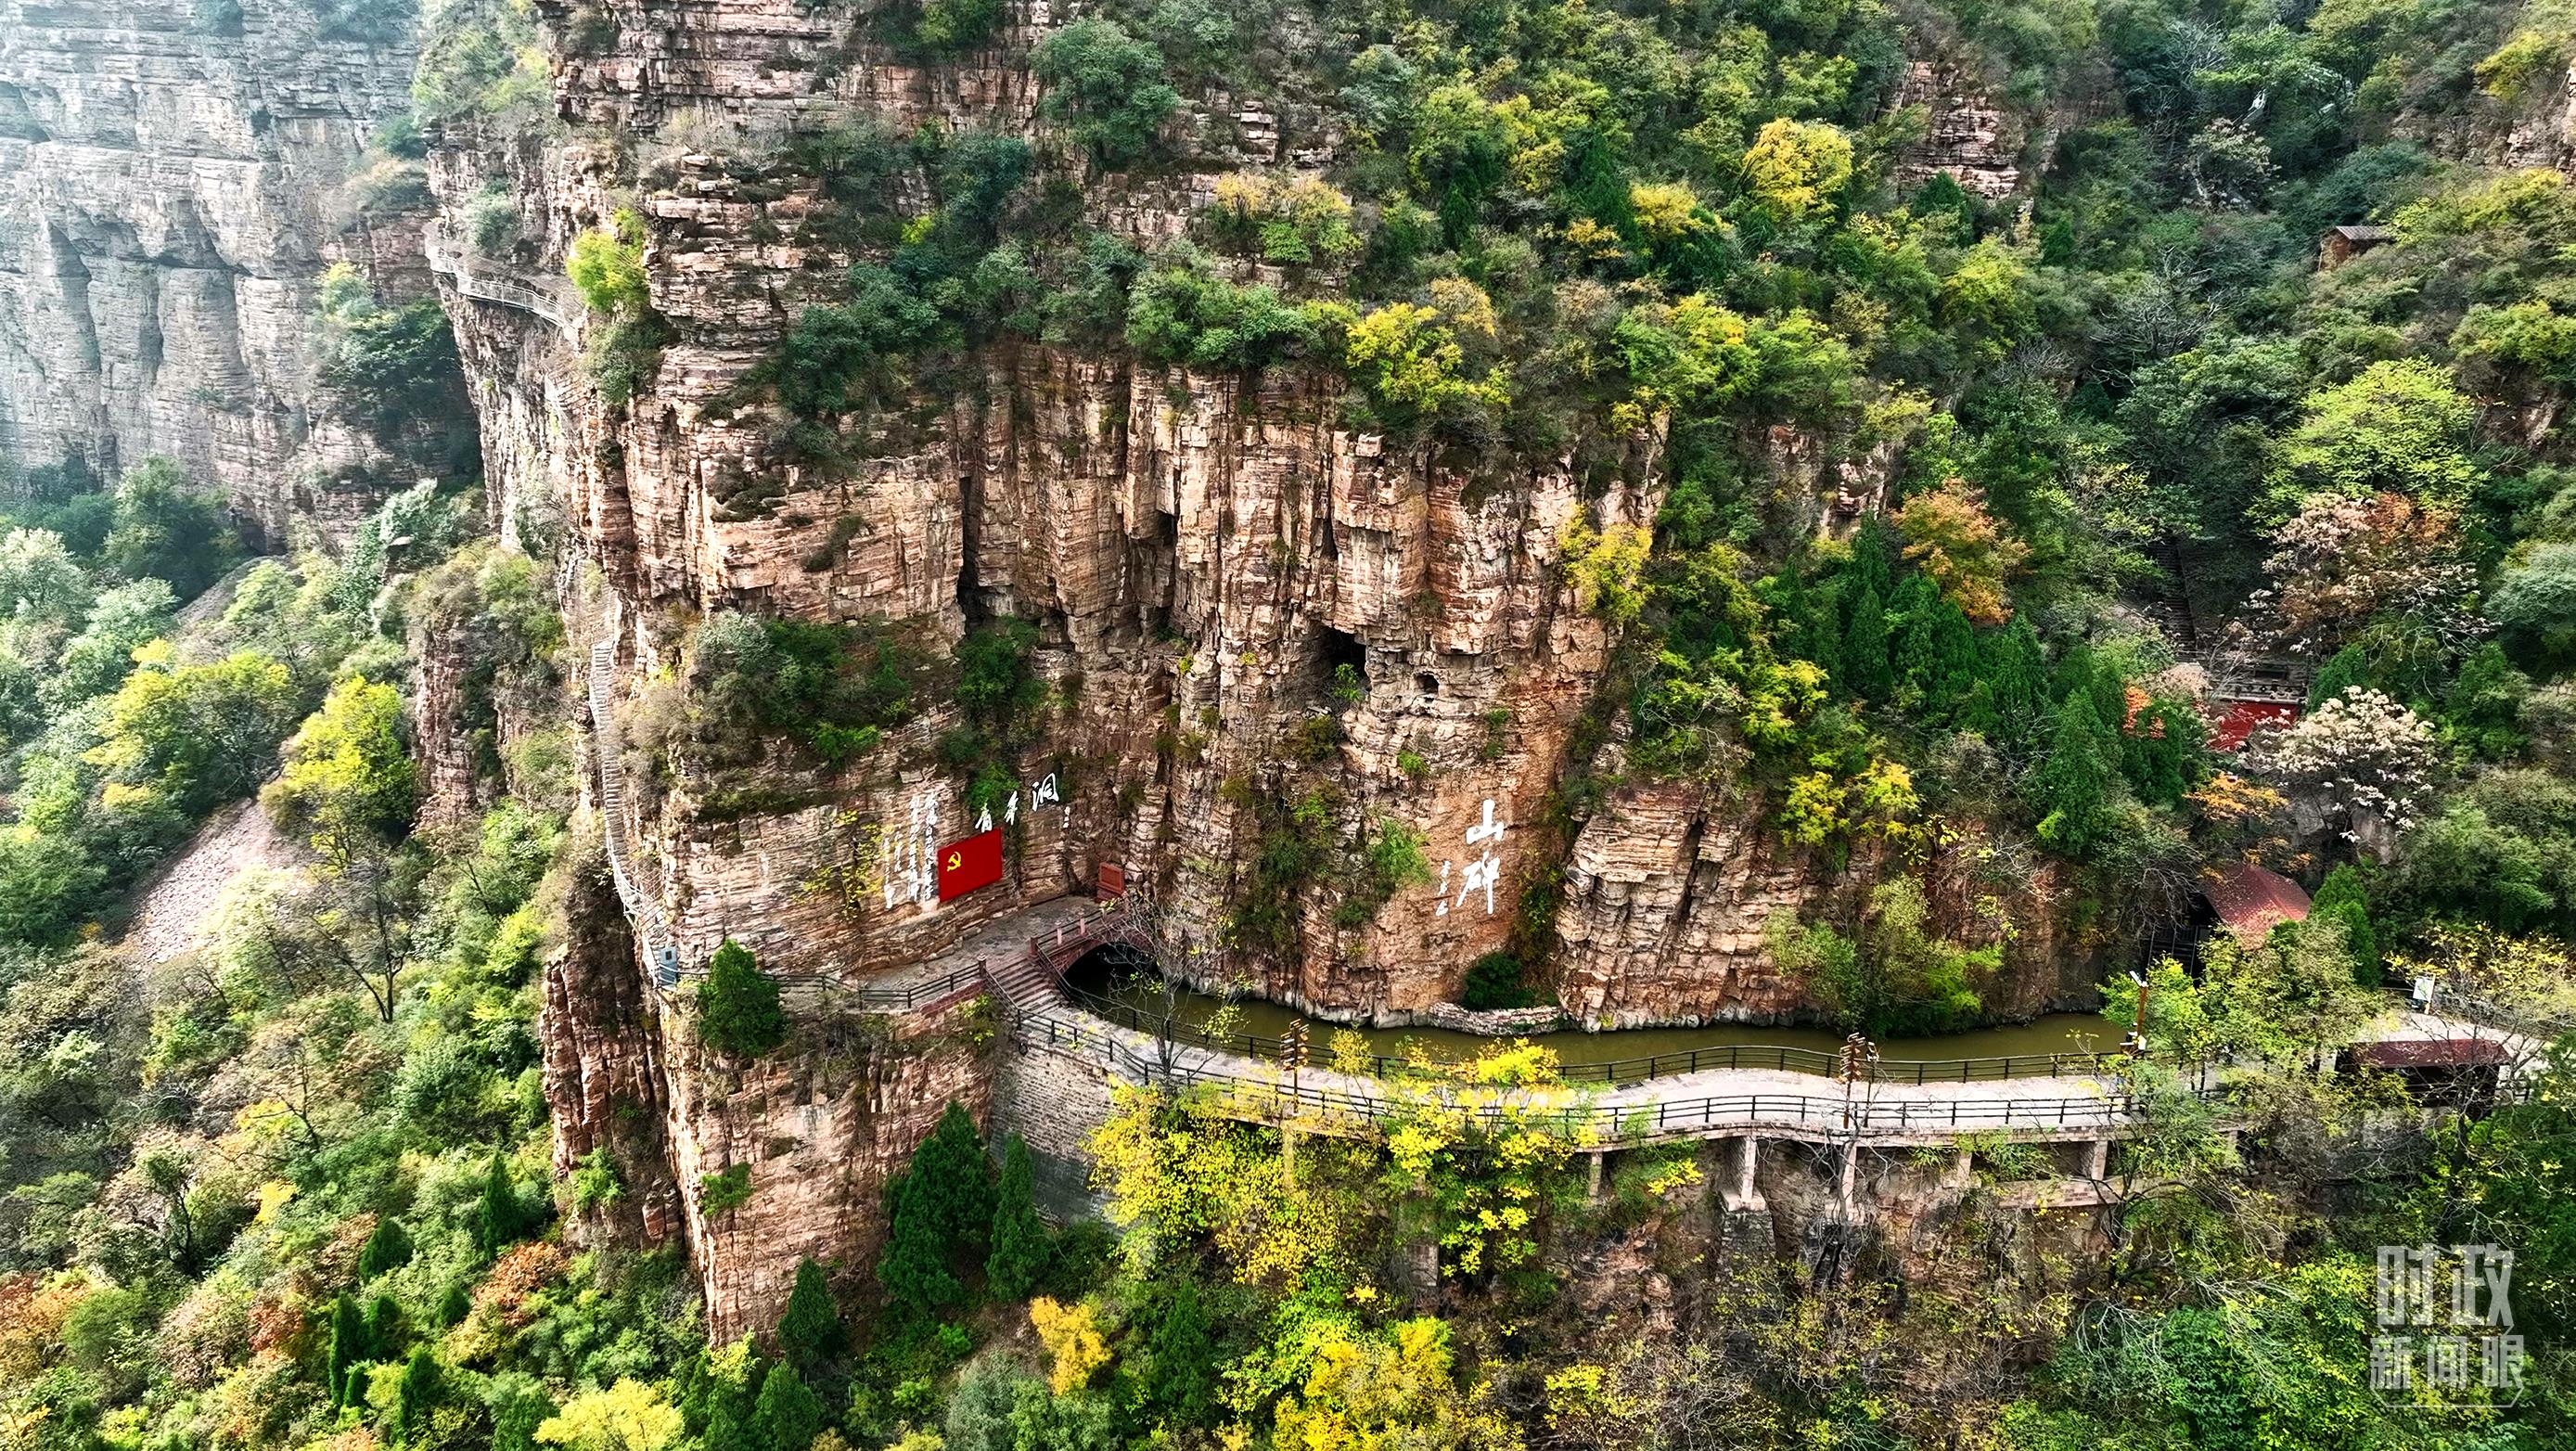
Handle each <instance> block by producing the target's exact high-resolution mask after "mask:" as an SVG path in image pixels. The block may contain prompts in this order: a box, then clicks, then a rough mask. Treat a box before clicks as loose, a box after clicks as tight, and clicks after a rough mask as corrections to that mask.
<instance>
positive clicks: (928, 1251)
mask: <svg viewBox="0 0 2576 1451" xmlns="http://www.w3.org/2000/svg"><path fill="white" fill-rule="evenodd" d="M925 1184H926V1181H925V1180H924V1178H923V1177H922V1173H921V1170H920V1168H919V1167H918V1165H917V1164H916V1166H915V1167H914V1168H911V1169H908V1170H906V1171H904V1174H903V1176H902V1177H901V1178H899V1179H897V1180H895V1181H894V1183H893V1184H892V1185H891V1186H889V1188H888V1189H887V1191H886V1244H885V1249H884V1251H883V1252H881V1253H880V1254H879V1255H878V1256H877V1283H878V1284H879V1285H882V1286H884V1287H885V1292H886V1299H887V1300H888V1301H889V1302H891V1303H892V1304H893V1305H894V1307H895V1308H896V1309H898V1310H902V1311H906V1312H910V1313H913V1314H925V1315H926V1314H932V1313H936V1312H937V1311H940V1310H944V1309H946V1308H947V1307H949V1306H951V1305H954V1304H956V1303H957V1302H958V1301H960V1300H963V1299H964V1298H966V1292H965V1289H964V1287H962V1286H960V1285H959V1284H958V1283H957V1276H956V1275H955V1274H953V1273H951V1272H950V1271H949V1268H948V1259H949V1250H950V1247H951V1241H949V1240H948V1239H947V1238H946V1237H945V1236H943V1235H942V1234H940V1232H939V1223H938V1218H937V1215H936V1214H935V1213H934V1212H933V1211H932V1209H931V1208H930V1205H929V1200H930V1195H929V1194H928V1192H927V1191H926V1189H925Z"/></svg>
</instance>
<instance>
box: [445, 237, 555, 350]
mask: <svg viewBox="0 0 2576 1451" xmlns="http://www.w3.org/2000/svg"><path fill="white" fill-rule="evenodd" d="M420 250H421V255H422V256H424V257H426V258H427V259H428V261H429V270H431V271H432V272H436V273H439V274H441V275H442V276H445V277H446V278H447V279H448V280H449V281H451V282H453V283H455V284H456V290H457V291H458V292H459V293H461V294H463V295H464V296H467V297H470V298H473V299H474V300H475V301H477V302H490V303H497V304H499V305H500V306H502V307H510V308H516V309H518V310H519V311H521V312H524V313H530V314H533V315H534V316H537V317H540V318H543V319H544V320H546V321H547V322H550V323H552V324H554V325H555V326H556V327H557V328H560V329H561V330H563V331H564V332H566V333H575V332H579V331H580V330H581V324H582V320H583V319H584V318H585V317H587V316H588V315H589V311H590V309H589V307H588V305H586V304H585V303H584V302H583V301H582V299H581V296H580V294H579V293H577V292H575V291H574V290H573V289H572V287H571V285H570V284H569V283H567V282H562V281H559V280H557V279H554V278H544V279H539V278H534V277H527V276H523V275H521V274H518V273H514V272H508V271H504V270H502V269H500V268H497V267H493V266H490V265H489V263H488V259H485V258H479V257H476V256H475V255H474V254H473V253H471V252H470V251H468V250H466V249H465V248H462V247H459V246H457V245H456V244H455V243H454V242H451V241H450V240H448V238H447V236H446V234H445V233H444V232H442V231H440V230H439V229H437V228H435V227H433V228H431V229H429V231H427V232H426V233H424V234H423V235H422V237H421V244H420Z"/></svg>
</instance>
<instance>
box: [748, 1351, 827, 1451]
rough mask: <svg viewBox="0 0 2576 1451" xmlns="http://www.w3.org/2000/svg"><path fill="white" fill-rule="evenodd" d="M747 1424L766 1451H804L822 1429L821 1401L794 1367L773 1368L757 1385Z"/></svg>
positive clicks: (790, 1365)
mask: <svg viewBox="0 0 2576 1451" xmlns="http://www.w3.org/2000/svg"><path fill="white" fill-rule="evenodd" d="M751 1424H752V1429H753V1432H754V1434H755V1435H756V1436H757V1437H758V1440H759V1444H760V1445H762V1446H764V1447H767V1448H770V1451H805V1448H806V1447H808V1446H810V1445H812V1444H814V1437H815V1435H816V1434H817V1433H819V1432H820V1431H821V1430H822V1429H823V1402H822V1399H821V1398H820V1397H818V1396H816V1395H815V1394H814V1391H813V1388H812V1387H810V1386H808V1385H806V1384H805V1377H804V1376H803V1375H801V1374H799V1373H798V1372H797V1369H796V1367H795V1366H794V1365H792V1364H789V1365H781V1366H777V1367H775V1368H773V1369H772V1370H771V1371H770V1372H769V1374H768V1375H767V1376H765V1377H763V1378H762V1380H761V1382H760V1399H759V1401H758V1402H757V1403H756V1404H755V1405H754V1406H753V1408H752V1413H751Z"/></svg>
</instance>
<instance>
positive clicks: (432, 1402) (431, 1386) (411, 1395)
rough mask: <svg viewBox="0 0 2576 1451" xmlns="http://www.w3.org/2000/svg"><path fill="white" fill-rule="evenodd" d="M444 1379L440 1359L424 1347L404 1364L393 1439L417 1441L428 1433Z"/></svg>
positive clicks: (397, 1398)
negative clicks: (430, 1415)
mask: <svg viewBox="0 0 2576 1451" xmlns="http://www.w3.org/2000/svg"><path fill="white" fill-rule="evenodd" d="M442 1389H443V1379H442V1375H441V1368H440V1366H439V1363H438V1357H437V1356H435V1355H433V1354H431V1353H430V1349H429V1347H428V1346H426V1345H424V1346H422V1347H420V1348H419V1349H417V1350H415V1351H413V1352H412V1353H411V1359H410V1360H408V1361H406V1362H404V1364H403V1378H402V1389H401V1392H400V1393H399V1394H398V1395H397V1396H396V1397H395V1399H394V1439H395V1440H397V1441H400V1442H404V1443H410V1442H415V1441H418V1440H419V1439H420V1438H421V1437H422V1436H423V1435H424V1434H425V1433H426V1432H427V1431H428V1430H429V1413H430V1412H431V1411H433V1410H435V1409H437V1406H438V1401H439V1393H440V1391H441V1390H442Z"/></svg>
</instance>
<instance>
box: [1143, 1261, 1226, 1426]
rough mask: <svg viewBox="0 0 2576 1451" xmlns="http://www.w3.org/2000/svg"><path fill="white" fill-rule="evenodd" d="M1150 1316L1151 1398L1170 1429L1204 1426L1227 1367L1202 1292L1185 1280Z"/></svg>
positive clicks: (1148, 1360)
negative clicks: (1224, 1364) (1170, 1425)
mask: <svg viewBox="0 0 2576 1451" xmlns="http://www.w3.org/2000/svg"><path fill="white" fill-rule="evenodd" d="M1149 1310H1150V1313H1151V1315H1152V1317H1153V1318H1152V1321H1151V1325H1152V1328H1151V1330H1150V1331H1149V1332H1148V1334H1147V1336H1146V1340H1145V1346H1146V1350H1145V1357H1146V1394H1147V1396H1148V1398H1149V1399H1150V1400H1151V1401H1152V1403H1153V1405H1154V1408H1155V1409H1156V1410H1157V1411H1160V1412H1161V1413H1162V1415H1163V1418H1164V1419H1165V1421H1166V1422H1168V1423H1169V1424H1172V1425H1175V1426H1195V1425H1202V1424H1204V1423H1205V1422H1206V1419H1207V1417H1208V1415H1209V1413H1210V1412H1211V1411H1212V1410H1214V1409H1215V1407H1216V1397H1217V1391H1218V1388H1219V1386H1220V1384H1221V1374H1222V1371H1223V1368H1224V1367H1223V1362H1222V1361H1221V1360H1220V1359H1219V1357H1218V1354H1217V1348H1216V1344H1215V1340H1214V1332H1215V1326H1214V1325H1213V1324H1212V1323H1211V1322H1210V1320H1209V1318H1208V1313H1207V1307H1206V1305H1205V1304H1203V1303H1202V1302H1201V1301H1200V1299H1199V1288H1198V1286H1197V1285H1196V1284H1194V1283H1192V1282H1190V1281H1189V1280H1186V1279H1185V1280H1181V1281H1178V1282H1177V1283H1173V1284H1170V1285H1169V1286H1167V1287H1166V1289H1165V1292H1164V1293H1163V1294H1162V1295H1160V1296H1159V1297H1158V1298H1157V1299H1156V1300H1155V1301H1153V1302H1151V1303H1150V1307H1149Z"/></svg>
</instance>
